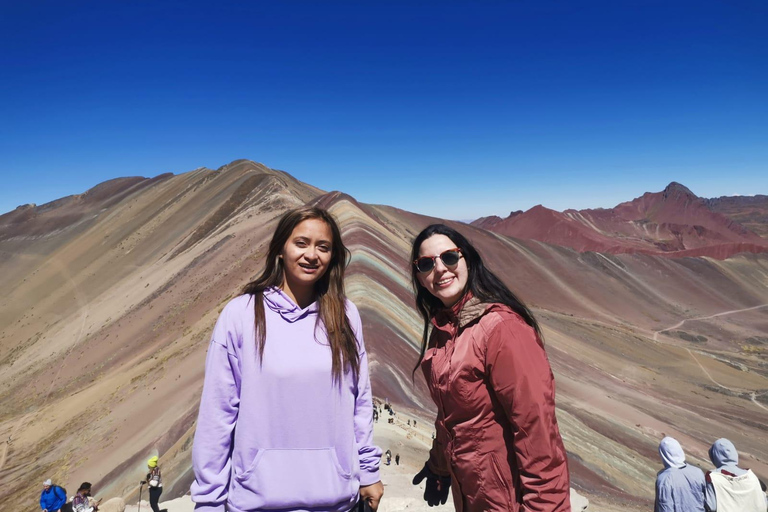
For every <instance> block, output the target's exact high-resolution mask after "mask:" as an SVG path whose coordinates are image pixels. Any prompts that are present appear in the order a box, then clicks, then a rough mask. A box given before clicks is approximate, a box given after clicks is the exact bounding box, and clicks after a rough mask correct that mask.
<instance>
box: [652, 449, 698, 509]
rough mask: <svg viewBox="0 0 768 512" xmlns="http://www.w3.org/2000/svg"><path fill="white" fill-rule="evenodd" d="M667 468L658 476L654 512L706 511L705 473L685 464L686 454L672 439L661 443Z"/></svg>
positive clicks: (661, 454)
mask: <svg viewBox="0 0 768 512" xmlns="http://www.w3.org/2000/svg"><path fill="white" fill-rule="evenodd" d="M659 455H660V456H661V460H662V462H663V463H664V469H662V470H661V471H659V474H658V475H657V476H656V502H655V504H654V507H653V509H654V511H655V512H704V486H705V484H704V472H703V471H702V470H700V469H699V468H697V467H695V466H691V465H689V464H686V463H685V452H683V448H682V447H681V446H680V443H678V442H677V440H676V439H674V438H672V437H665V438H664V439H662V440H661V443H659Z"/></svg>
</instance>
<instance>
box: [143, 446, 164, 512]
mask: <svg viewBox="0 0 768 512" xmlns="http://www.w3.org/2000/svg"><path fill="white" fill-rule="evenodd" d="M157 462H158V458H157V456H154V457H152V458H150V459H149V460H148V461H147V468H148V469H149V473H147V486H148V487H149V506H150V507H152V512H160V505H159V503H160V495H161V494H163V478H162V476H161V475H160V466H158V465H157Z"/></svg>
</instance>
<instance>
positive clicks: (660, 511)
mask: <svg viewBox="0 0 768 512" xmlns="http://www.w3.org/2000/svg"><path fill="white" fill-rule="evenodd" d="M659 455H661V460H662V461H663V462H664V469H663V470H661V471H659V474H658V476H657V477H656V500H655V505H654V511H655V512H765V511H766V509H768V497H766V495H765V484H764V483H763V482H762V481H760V479H758V478H757V475H755V474H754V473H753V472H752V470H751V469H743V468H741V467H739V465H738V464H739V454H738V452H737V451H736V447H735V446H734V445H733V443H732V442H730V441H729V440H728V439H718V440H717V441H715V442H714V444H713V445H712V447H711V448H710V449H709V459H710V460H711V461H712V464H714V466H715V468H714V469H712V470H711V471H707V473H706V474H705V473H704V472H703V471H702V470H701V469H699V468H697V467H696V466H692V465H690V464H686V462H685V452H684V451H683V448H682V447H681V446H680V443H679V442H678V441H677V440H676V439H674V438H672V437H665V438H664V439H662V440H661V443H660V444H659Z"/></svg>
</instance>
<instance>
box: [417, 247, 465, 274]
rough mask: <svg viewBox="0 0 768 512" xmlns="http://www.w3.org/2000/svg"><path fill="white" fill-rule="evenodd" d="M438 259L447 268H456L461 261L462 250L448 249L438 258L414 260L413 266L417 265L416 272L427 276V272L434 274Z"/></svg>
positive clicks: (429, 257)
mask: <svg viewBox="0 0 768 512" xmlns="http://www.w3.org/2000/svg"><path fill="white" fill-rule="evenodd" d="M438 258H440V261H442V262H443V265H445V266H446V267H455V266H456V265H458V264H459V260H460V259H461V249H459V248H456V249H448V250H447V251H443V252H441V253H440V254H438V255H437V256H422V257H421V258H418V259H415V260H413V264H414V265H416V270H418V271H419V272H421V273H422V274H426V273H427V272H432V269H433V268H435V265H437V262H436V260H437V259H438Z"/></svg>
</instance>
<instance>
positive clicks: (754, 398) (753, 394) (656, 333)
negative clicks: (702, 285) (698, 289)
mask: <svg viewBox="0 0 768 512" xmlns="http://www.w3.org/2000/svg"><path fill="white" fill-rule="evenodd" d="M765 307H768V304H761V305H759V306H752V307H750V308H744V309H732V310H729V311H722V312H720V313H715V314H714V315H708V316H700V317H696V318H686V319H685V320H681V321H680V322H678V323H676V324H675V325H673V326H671V327H665V328H664V329H659V330H658V331H654V332H653V341H656V342H659V334H660V333H662V332H664V331H669V330H672V329H678V328H680V327H682V325H683V324H684V323H685V322H688V321H690V320H708V319H710V318H717V317H720V316H726V315H733V314H736V313H743V312H745V311H752V310H755V309H760V308H765ZM685 350H687V351H688V353H689V354H690V355H691V358H692V359H693V360H694V361H695V362H696V364H697V365H698V366H699V368H701V371H702V372H703V373H704V375H706V377H707V378H708V379H709V380H710V381H711V382H712V383H713V384H715V385H716V386H718V387H720V388H723V389H727V390H728V391H731V392H733V393H749V394H750V395H751V396H750V399H751V401H752V403H754V404H755V405H756V406H758V407H759V408H761V409H763V410H765V411H768V408H767V407H765V406H764V405H763V404H761V403H760V402H758V401H757V396H758V394H757V392H756V391H753V390H751V389H734V388H730V387H728V386H726V385H724V384H721V383H720V382H718V381H716V380H715V379H714V377H712V375H711V374H710V373H709V372H708V371H707V369H706V368H704V365H702V364H701V362H699V360H698V359H697V358H696V356H695V355H694V354H693V351H692V350H691V349H689V348H686V349H685ZM763 394H765V393H761V395H763Z"/></svg>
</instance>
